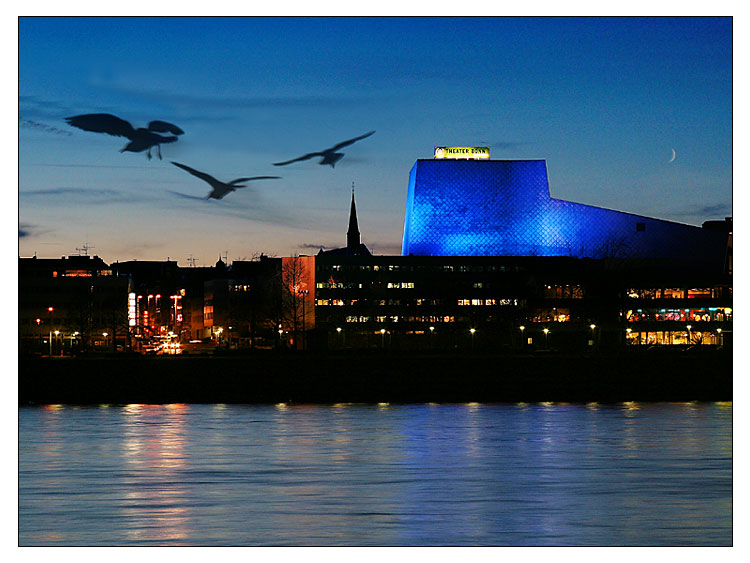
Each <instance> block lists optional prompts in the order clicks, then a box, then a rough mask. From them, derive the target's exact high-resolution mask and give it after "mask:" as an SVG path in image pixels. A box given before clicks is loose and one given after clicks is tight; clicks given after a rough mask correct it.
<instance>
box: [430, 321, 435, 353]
mask: <svg viewBox="0 0 750 563" xmlns="http://www.w3.org/2000/svg"><path fill="white" fill-rule="evenodd" d="M434 332H435V327H434V326H431V327H430V342H429V344H430V348H432V335H433V334H434Z"/></svg>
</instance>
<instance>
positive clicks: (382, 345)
mask: <svg viewBox="0 0 750 563" xmlns="http://www.w3.org/2000/svg"><path fill="white" fill-rule="evenodd" d="M380 347H381V348H385V329H384V328H381V329H380Z"/></svg>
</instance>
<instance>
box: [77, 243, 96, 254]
mask: <svg viewBox="0 0 750 563" xmlns="http://www.w3.org/2000/svg"><path fill="white" fill-rule="evenodd" d="M90 248H96V247H95V246H89V243H88V241H86V242H84V243H83V246H82V247H81V248H76V252H78V256H88V255H89V249H90ZM81 253H83V254H81Z"/></svg>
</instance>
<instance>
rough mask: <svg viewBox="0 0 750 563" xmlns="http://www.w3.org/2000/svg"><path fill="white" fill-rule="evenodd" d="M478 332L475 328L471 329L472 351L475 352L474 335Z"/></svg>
mask: <svg viewBox="0 0 750 563" xmlns="http://www.w3.org/2000/svg"><path fill="white" fill-rule="evenodd" d="M476 331H477V329H475V328H473V327H472V328H470V329H469V332H470V333H471V351H472V352H473V351H474V333H475V332H476Z"/></svg>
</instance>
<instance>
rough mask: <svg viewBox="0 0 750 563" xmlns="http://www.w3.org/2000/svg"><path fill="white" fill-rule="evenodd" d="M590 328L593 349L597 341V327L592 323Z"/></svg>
mask: <svg viewBox="0 0 750 563" xmlns="http://www.w3.org/2000/svg"><path fill="white" fill-rule="evenodd" d="M589 328H590V329H591V347H592V348H593V347H594V340H595V339H594V330H595V329H596V325H595V324H593V323H592V324H590V325H589Z"/></svg>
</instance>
